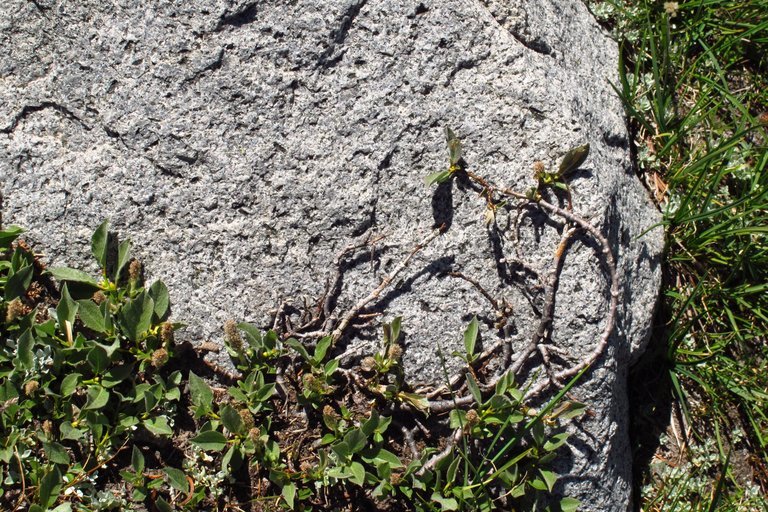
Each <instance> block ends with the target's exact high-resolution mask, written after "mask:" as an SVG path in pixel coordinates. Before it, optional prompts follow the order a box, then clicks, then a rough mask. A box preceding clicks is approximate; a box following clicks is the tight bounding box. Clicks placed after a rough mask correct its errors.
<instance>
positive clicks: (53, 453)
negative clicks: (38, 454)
mask: <svg viewBox="0 0 768 512" xmlns="http://www.w3.org/2000/svg"><path fill="white" fill-rule="evenodd" d="M43 450H45V455H46V457H48V460H49V461H51V462H53V463H54V464H66V465H69V462H70V460H69V453H67V449H66V448H64V447H63V446H61V445H60V444H59V443H49V442H46V441H43Z"/></svg>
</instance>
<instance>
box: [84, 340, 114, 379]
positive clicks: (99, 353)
mask: <svg viewBox="0 0 768 512" xmlns="http://www.w3.org/2000/svg"><path fill="white" fill-rule="evenodd" d="M86 359H87V360H88V364H90V365H91V368H92V369H93V373H95V374H96V375H101V373H102V372H104V370H106V369H107V367H109V356H108V355H107V352H106V351H105V350H104V349H103V348H101V347H99V346H95V347H93V348H92V349H91V350H89V351H88V356H87V357H86Z"/></svg>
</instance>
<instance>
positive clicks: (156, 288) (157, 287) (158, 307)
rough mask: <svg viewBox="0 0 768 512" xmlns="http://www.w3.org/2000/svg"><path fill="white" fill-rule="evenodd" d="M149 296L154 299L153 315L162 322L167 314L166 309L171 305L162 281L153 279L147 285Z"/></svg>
mask: <svg viewBox="0 0 768 512" xmlns="http://www.w3.org/2000/svg"><path fill="white" fill-rule="evenodd" d="M149 296H150V297H152V300H154V301H155V316H156V317H157V320H158V321H159V322H162V321H163V320H165V319H166V317H167V316H168V310H169V309H170V306H171V299H170V296H169V295H168V288H167V287H166V286H165V284H164V283H163V282H162V281H155V282H154V283H152V286H150V287H149Z"/></svg>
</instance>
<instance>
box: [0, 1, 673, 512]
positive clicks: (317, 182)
mask: <svg viewBox="0 0 768 512" xmlns="http://www.w3.org/2000/svg"><path fill="white" fill-rule="evenodd" d="M0 41H1V42H2V44H1V45H0V47H1V48H2V49H3V52H2V54H0V151H1V153H0V173H1V176H2V191H3V194H4V196H5V215H4V218H5V220H6V223H9V222H10V223H16V224H19V225H23V226H26V227H27V228H29V229H30V234H29V238H30V239H31V240H32V241H35V242H37V245H38V246H39V247H41V248H45V252H46V257H47V259H48V261H49V262H50V263H51V264H54V265H69V266H76V267H81V268H82V267H85V268H88V269H91V270H95V266H94V264H93V263H92V261H91V260H90V257H89V235H90V233H91V232H92V231H93V229H94V228H95V227H96V226H97V225H98V224H99V223H100V222H101V221H102V220H103V219H104V218H110V219H111V222H112V225H113V229H114V230H115V231H117V232H118V233H120V234H121V235H122V236H123V237H130V238H131V239H132V240H133V241H134V244H135V253H136V254H137V256H138V257H140V259H141V260H142V261H143V262H144V264H145V266H146V271H147V274H148V277H149V278H150V279H155V278H162V279H163V280H164V281H165V282H166V283H167V285H168V287H169V288H170V291H171V295H172V299H173V304H174V317H175V318H176V319H179V320H182V321H184V322H186V323H187V324H188V325H189V326H188V327H187V328H186V330H185V331H184V332H183V333H182V334H180V337H182V338H186V339H189V340H191V341H193V342H195V343H197V342H201V341H204V340H208V339H210V340H215V341H219V340H221V338H222V333H221V325H222V323H223V322H224V320H225V319H227V318H230V317H232V318H236V319H238V320H247V321H252V322H255V323H257V324H260V325H264V324H265V323H266V322H267V321H268V319H269V315H268V311H269V310H271V309H274V308H275V307H277V305H278V304H279V303H280V301H282V300H285V299H292V300H293V301H294V303H295V304H297V305H299V304H301V303H302V301H303V299H304V298H305V297H306V298H307V300H308V301H309V302H312V301H315V300H317V298H318V297H320V296H321V295H322V293H323V290H324V287H325V283H326V279H327V278H328V277H329V276H330V275H331V274H332V272H333V268H332V262H333V260H334V258H335V257H336V255H337V254H338V252H339V251H340V250H341V249H342V248H344V247H345V246H346V245H348V244H349V243H350V242H351V241H353V240H355V239H357V238H358V237H360V236H361V235H364V234H367V233H371V234H376V235H386V238H385V239H384V240H383V241H382V242H380V243H379V245H378V247H379V249H380V253H379V255H378V257H377V259H376V260H375V261H374V262H373V263H371V262H370V261H369V259H367V258H366V257H360V258H358V259H357V260H356V262H357V263H356V264H355V265H354V266H352V267H351V268H348V269H347V271H346V273H345V275H344V283H343V290H342V293H341V296H340V299H339V309H340V310H343V309H344V307H349V306H350V305H351V304H352V303H354V302H356V301H357V300H358V299H359V298H361V297H363V296H364V295H366V294H368V293H369V292H370V291H371V290H373V289H374V288H375V287H376V285H377V284H378V283H379V281H380V279H381V278H382V277H383V276H384V275H385V274H386V273H387V272H388V271H390V270H391V269H392V268H393V267H394V266H395V265H396V264H397V262H399V261H400V260H401V259H402V258H403V256H404V255H405V254H406V253H407V252H408V251H410V250H411V249H412V248H413V246H414V244H415V243H416V242H417V241H418V240H419V239H421V238H423V236H424V235H425V234H427V233H428V232H429V230H430V229H432V227H433V225H434V224H435V223H441V222H446V221H448V222H449V223H450V227H449V229H448V232H447V233H446V234H445V235H443V236H442V237H441V238H439V239H438V240H436V241H435V243H434V244H432V245H431V246H430V247H428V248H427V249H425V250H424V251H423V252H421V253H419V255H418V256H417V257H416V258H415V260H414V262H413V264H412V265H411V266H410V267H409V269H408V270H407V271H406V272H405V273H404V274H403V276H402V279H401V280H400V281H399V282H398V283H397V285H396V286H395V288H394V289H393V290H391V291H389V292H388V293H386V294H385V295H384V296H383V297H382V299H381V300H380V301H378V303H376V304H375V306H374V307H373V310H374V311H378V312H381V313H382V314H383V318H384V319H386V320H390V319H392V318H393V317H395V316H397V315H400V316H402V317H403V325H404V330H405V333H406V337H405V345H406V355H405V360H406V364H407V367H408V370H409V372H410V374H411V375H412V376H413V378H414V379H415V380H420V381H433V382H434V381H438V382H440V381H442V375H443V371H442V368H441V364H440V362H439V358H438V357H437V350H438V347H439V348H440V349H442V352H443V353H444V354H450V353H451V352H452V351H454V350H460V348H461V346H462V345H461V332H462V330H463V328H464V326H465V325H466V323H467V322H468V321H469V320H470V319H471V317H472V316H473V315H478V316H479V317H481V318H486V319H487V318H490V317H491V311H490V308H489V304H488V303H487V302H486V301H485V299H483V298H482V297H481V296H480V295H479V294H478V293H477V292H476V291H475V290H474V289H473V288H472V287H471V286H469V285H468V283H466V282H463V281H459V280H456V279H452V278H449V277H446V276H445V275H444V272H445V270H448V269H455V270H460V271H462V272H464V273H465V274H466V275H468V276H471V277H473V278H474V279H477V280H478V281H479V282H480V283H482V285H483V286H484V287H485V288H486V289H487V290H489V291H490V292H491V293H494V294H496V295H497V296H499V297H501V296H504V297H505V298H506V299H507V300H508V301H509V302H510V303H512V304H513V305H514V307H515V311H516V314H515V316H514V322H513V325H512V329H511V333H510V336H511V339H512V341H513V342H514V343H515V346H518V347H519V346H520V345H522V344H524V343H525V342H526V340H527V339H528V337H529V336H530V333H531V331H532V330H533V329H534V328H535V326H536V322H537V318H536V316H535V314H534V310H533V307H532V306H531V303H530V302H529V301H528V299H527V298H526V297H525V293H523V290H524V288H525V286H524V285H527V286H528V287H529V288H530V290H531V293H532V299H533V302H534V304H537V303H538V305H539V307H540V301H541V299H542V298H541V296H540V292H537V288H536V285H537V284H538V282H537V281H536V279H535V276H533V275H530V274H526V273H525V272H523V271H521V270H520V268H519V266H516V265H515V258H518V257H519V258H522V259H523V260H525V261H526V262H527V263H528V264H530V265H532V266H533V268H535V269H537V271H538V272H540V273H542V272H545V271H546V268H547V266H548V264H549V262H550V261H551V258H552V254H553V251H554V247H555V245H556V243H557V240H558V238H559V233H558V229H559V228H558V225H559V224H557V223H555V222H553V221H552V220H550V219H549V218H547V217H545V216H543V215H539V214H535V213H534V212H531V211H528V214H527V215H523V216H522V217H521V222H520V229H519V245H518V249H515V241H514V238H515V236H514V232H515V230H507V231H503V232H502V237H501V238H498V237H496V238H494V237H493V236H489V233H488V231H487V230H486V228H485V224H484V221H483V204H482V200H481V199H479V198H478V197H477V194H476V192H474V191H472V190H468V189H466V188H462V187H460V186H458V185H457V184H454V185H453V186H451V187H442V188H440V189H437V190H436V189H435V188H428V187H426V186H425V185H424V182H423V177H424V176H425V175H427V174H428V173H430V172H434V171H437V170H440V169H441V168H444V167H445V166H446V163H447V151H446V147H445V141H444V138H443V133H442V128H443V126H446V125H447V126H450V127H452V128H453V129H454V131H455V132H456V133H457V135H458V136H459V137H460V138H461V140H462V141H463V143H464V147H465V153H464V154H465V159H466V162H467V164H468V166H469V168H470V169H472V170H473V171H475V172H478V173H480V174H482V175H484V176H487V177H488V178H490V179H492V180H493V181H495V182H497V183H499V184H505V185H508V186H511V187H513V188H515V189H517V190H520V191H524V190H525V189H527V188H528V187H530V186H532V185H533V184H534V181H533V176H532V171H531V166H532V164H533V163H534V162H535V161H536V160H542V161H544V162H545V163H546V164H547V165H548V166H550V167H554V166H556V165H557V163H558V161H559V159H560V158H561V157H562V155H563V154H564V153H565V152H566V151H567V150H569V149H570V148H572V147H574V146H576V145H580V144H583V143H586V142H589V143H590V144H591V148H592V150H591V154H590V156H589V158H588V160H587V161H586V162H585V164H584V165H583V166H582V169H581V170H580V171H579V172H578V173H577V174H576V175H575V176H574V178H573V179H572V180H571V185H572V189H573V202H574V206H573V207H574V211H576V212H577V213H579V214H580V215H582V216H585V217H587V218H589V219H591V221H592V222H593V223H595V224H596V225H597V226H599V227H600V229H601V230H602V231H603V232H604V233H606V234H607V236H608V237H609V238H610V240H611V242H612V244H613V247H614V250H615V251H616V253H617V257H618V261H619V267H620V268H619V272H620V276H621V280H622V283H621V284H622V294H623V295H622V297H621V305H620V311H619V319H618V326H617V329H616V331H615V334H614V336H613V337H612V339H611V344H610V347H609V348H608V350H607V352H606V354H605V356H604V357H603V358H602V359H601V360H600V361H599V363H598V364H597V365H596V366H595V368H594V369H593V370H592V371H591V372H590V373H589V374H588V375H587V378H586V380H585V381H584V382H583V383H582V384H580V386H579V387H578V389H577V390H576V391H574V394H575V396H577V397H578V398H579V399H580V400H582V401H584V402H586V403H587V404H588V405H589V407H590V409H591V410H592V411H593V413H594V416H590V417H585V418H583V419H581V420H580V421H579V422H578V426H577V428H576V429H575V433H574V437H573V440H572V442H571V443H570V447H569V450H570V451H569V452H568V455H567V456H566V457H564V458H563V459H562V460H561V461H560V463H559V466H558V467H559V469H560V470H561V471H562V472H564V473H565V477H564V478H563V479H562V480H561V483H559V484H558V491H559V492H564V493H566V494H569V495H573V496H576V497H578V498H579V499H581V500H582V502H583V510H595V511H605V510H625V509H627V507H628V504H629V502H630V482H631V475H630V468H631V459H630V450H629V446H628V436H627V421H628V418H627V414H628V412H627V401H626V396H625V395H626V373H627V368H628V365H629V364H630V362H631V361H632V360H633V359H634V358H636V357H637V356H638V355H639V353H640V352H641V351H642V349H643V347H644V344H645V342H646V340H647V338H648V335H649V327H650V321H651V315H652V312H653V309H654V304H655V301H656V298H657V292H658V287H659V279H660V268H659V255H660V251H661V247H662V238H661V231H660V229H656V230H653V231H651V232H647V233H646V230H647V229H648V228H649V227H651V226H653V225H654V224H656V223H657V222H658V221H659V214H658V212H657V211H656V210H655V209H654V208H653V207H652V205H651V203H650V202H649V200H648V199H647V197H646V192H645V191H644V190H643V188H642V187H641V185H640V184H639V182H638V180H637V179H636V177H635V175H634V173H633V170H632V167H631V164H630V158H629V149H628V147H629V142H628V136H627V131H626V128H625V123H624V119H623V116H622V108H621V104H620V102H619V100H618V99H617V98H616V95H615V94H614V92H613V91H612V89H611V86H610V83H611V82H616V80H617V76H616V70H617V48H616V45H615V44H614V42H612V41H611V40H610V39H609V38H608V37H607V36H606V35H605V34H604V33H603V32H602V31H601V30H600V29H599V27H598V25H597V24H596V22H595V21H594V19H592V17H591V16H590V15H589V13H588V12H587V10H586V8H585V6H584V5H583V4H581V3H580V2H576V1H570V0H565V1H555V0H525V1H524V0H509V1H507V0H474V1H467V0H441V1H433V0H422V1H419V0H382V1H378V2H374V1H371V0H368V1H366V0H353V1H347V2H343V1H337V2H333V1H327V0H313V1H305V0H298V1H295V2H277V1H267V0H248V1H245V0H207V1H204V0H184V1H181V0H178V1H170V0H159V1H155V2H143V1H140V0H114V1H103V0H99V1H94V0H80V1H77V2H67V1H61V0H35V1H29V0H5V1H4V2H2V5H1V6H0ZM510 222H512V221H511V220H510V214H509V213H502V214H500V218H499V224H500V225H502V226H507V225H509V224H510ZM558 222H559V220H558ZM494 240H496V241H495V242H494ZM582 240H583V241H584V242H586V243H576V244H574V245H573V246H572V247H571V248H570V249H569V252H568V256H567V259H566V263H565V268H564V269H563V274H562V279H561V284H560V290H559V293H558V299H557V307H556V315H555V322H554V325H555V327H554V332H553V335H552V340H553V343H555V344H557V345H558V346H560V347H563V348H564V349H566V350H567V351H568V353H569V354H570V356H569V358H570V359H569V360H572V361H573V360H577V359H578V358H579V357H583V356H584V355H585V354H587V353H588V352H589V350H590V349H591V347H592V346H594V344H595V343H596V342H597V339H598V337H599V334H600V330H601V326H602V325H603V323H604V322H605V314H606V311H607V304H608V283H607V280H606V273H605V271H604V267H603V266H602V265H601V263H600V260H599V258H598V255H597V254H596V252H595V250H594V248H595V246H594V243H592V242H590V241H589V239H588V238H583V239H582ZM502 259H503V260H505V262H502V263H499V260H502ZM483 336H484V339H485V341H486V342H487V343H490V342H492V341H493V340H494V339H495V338H494V337H495V334H494V333H493V332H490V331H489V330H488V327H487V324H486V325H485V327H484V331H483ZM378 337H379V334H378V331H376V330H372V329H369V330H367V331H363V333H362V334H361V335H358V336H356V337H354V339H352V340H348V341H350V342H351V343H356V344H360V343H363V344H364V343H368V344H374V343H376V341H375V340H376V339H378ZM449 364H452V363H449ZM451 367H454V366H451ZM449 369H450V368H449Z"/></svg>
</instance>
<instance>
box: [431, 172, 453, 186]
mask: <svg viewBox="0 0 768 512" xmlns="http://www.w3.org/2000/svg"><path fill="white" fill-rule="evenodd" d="M451 175H452V173H451V171H450V170H448V171H439V172H433V173H432V174H430V175H428V176H427V177H426V178H424V183H426V184H427V185H440V184H441V183H445V182H446V181H448V180H449V179H451Z"/></svg>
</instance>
